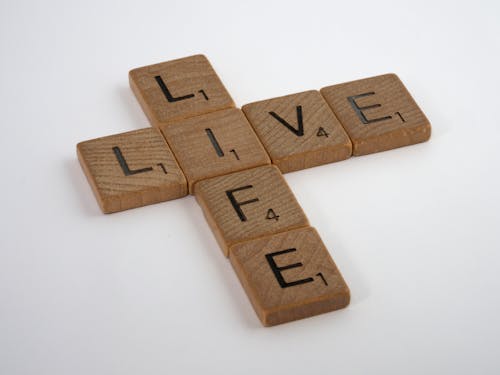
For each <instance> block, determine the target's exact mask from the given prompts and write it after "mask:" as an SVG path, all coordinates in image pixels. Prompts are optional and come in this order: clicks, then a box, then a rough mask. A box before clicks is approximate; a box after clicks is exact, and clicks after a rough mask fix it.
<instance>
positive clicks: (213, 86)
mask: <svg viewBox="0 0 500 375" xmlns="http://www.w3.org/2000/svg"><path fill="white" fill-rule="evenodd" d="M129 81H130V87H131V88H132V90H133V92H134V93H135V96H136V97H137V99H138V101H139V103H140V104H141V106H142V108H143V110H144V112H145V113H146V116H147V117H148V118H149V121H150V122H151V124H152V125H153V126H160V125H164V124H167V123H169V122H171V121H175V120H179V119H183V118H187V117H192V116H198V115H201V114H203V113H208V112H213V111H218V110H221V109H224V108H230V107H234V103H233V99H232V98H231V96H230V95H229V93H228V92H227V90H226V88H225V87H224V85H223V84H222V82H221V80H220V79H219V77H218V76H217V74H216V73H215V71H214V69H213V68H212V65H211V64H210V62H209V61H208V59H207V58H206V57H205V56H203V55H195V56H189V57H185V58H182V59H177V60H172V61H167V62H163V63H160V64H154V65H149V66H144V67H141V68H137V69H133V70H131V71H130V73H129Z"/></svg>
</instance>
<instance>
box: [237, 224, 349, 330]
mask: <svg viewBox="0 0 500 375" xmlns="http://www.w3.org/2000/svg"><path fill="white" fill-rule="evenodd" d="M229 259H230V261H231V264H232V265H233V267H234V269H235V271H236V274H237V275H238V278H239V279H240V282H241V284H242V285H243V288H244V289H245V291H246V293H247V295H248V297H249V299H250V301H251V302H252V305H253V307H254V309H255V311H256V313H257V315H258V316H259V318H260V320H261V321H262V324H264V325H265V326H272V325H276V324H280V323H285V322H289V321H292V320H296V319H302V318H306V317H309V316H312V315H317V314H321V313H324V312H328V311H332V310H337V309H340V308H343V307H345V306H347V305H348V304H349V301H350V292H349V288H348V287H347V284H346V283H345V281H344V279H343V278H342V275H341V274H340V272H339V270H338V269H337V267H336V265H335V263H334V262H333V260H332V258H331V256H330V254H329V253H328V250H327V249H326V247H325V245H324V244H323V242H322V241H321V238H320V237H319V235H318V233H317V232H316V230H315V229H314V228H311V227H308V228H302V229H296V230H291V231H287V232H284V233H279V234H275V235H271V236H268V237H263V238H258V239H256V240H252V241H248V242H243V243H239V244H237V245H234V246H232V247H231V249H230V252H229Z"/></svg>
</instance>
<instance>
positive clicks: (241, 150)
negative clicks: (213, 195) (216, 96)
mask: <svg viewBox="0 0 500 375" xmlns="http://www.w3.org/2000/svg"><path fill="white" fill-rule="evenodd" d="M160 129H161V131H162V132H163V134H164V135H165V138H166V139H167V142H168V143H169V145H170V147H171V148H172V151H173V152H174V155H175V156H176V158H177V160H178V161H179V164H180V166H181V168H182V170H183V171H184V174H185V175H186V178H187V180H188V184H189V191H190V192H191V193H192V192H193V185H194V183H195V182H196V181H199V180H203V179H205V178H209V177H215V176H220V175H223V174H227V173H231V172H236V171H240V170H243V169H249V168H253V167H257V166H259V165H265V164H270V163H271V161H270V160H269V156H268V155H267V153H266V151H265V150H264V147H262V144H261V143H260V141H259V139H258V138H257V136H256V135H255V133H254V131H253V130H252V127H251V126H250V124H249V123H248V121H247V119H246V118H245V115H243V112H241V110H239V109H235V108H232V109H227V110H224V111H217V112H213V113H208V114H206V115H202V116H197V117H191V118H189V119H186V120H182V121H179V122H176V123H172V124H169V125H166V126H161V127H160Z"/></svg>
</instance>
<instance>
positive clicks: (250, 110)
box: [242, 90, 352, 173]
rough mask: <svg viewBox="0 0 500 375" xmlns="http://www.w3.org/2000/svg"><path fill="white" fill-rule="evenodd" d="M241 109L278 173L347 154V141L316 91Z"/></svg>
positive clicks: (331, 160)
mask: <svg viewBox="0 0 500 375" xmlns="http://www.w3.org/2000/svg"><path fill="white" fill-rule="evenodd" d="M242 109H243V112H245V115H246V116H247V118H248V120H249V121H250V124H251V125H252V126H253V128H254V129H255V132H256V133H257V135H258V136H259V138H260V140H261V141H262V143H263V144H264V147H265V148H266V150H267V152H268V153H269V155H270V156H271V160H272V162H273V164H275V165H277V166H278V168H279V169H280V170H281V172H282V173H286V172H292V171H297V170H300V169H305V168H310V167H315V166H317V165H322V164H327V163H332V162H335V161H339V160H344V159H347V158H349V157H350V156H351V153H352V146H351V141H350V139H349V137H348V136H347V134H346V133H345V131H344V128H342V125H341V124H340V122H339V121H338V120H337V118H336V117H335V115H334V114H333V112H332V110H331V109H330V107H329V106H328V104H327V103H326V102H325V100H324V99H323V97H322V96H321V94H320V93H319V91H315V90H312V91H305V92H301V93H298V94H292V95H287V96H282V97H279V98H274V99H269V100H263V101H259V102H255V103H250V104H247V105H244V106H243V108H242Z"/></svg>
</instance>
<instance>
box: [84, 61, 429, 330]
mask: <svg viewBox="0 0 500 375" xmlns="http://www.w3.org/2000/svg"><path fill="white" fill-rule="evenodd" d="M129 78H130V86H131V88H132V90H133V92H134V93H135V95H136V97H137V99H138V101H139V103H140V104H141V106H142V108H143V110H144V112H145V113H146V115H147V117H148V118H149V120H150V122H151V124H152V125H153V126H152V127H151V128H145V129H140V130H136V131H131V132H126V133H121V134H116V135H111V136H108V137H102V138H97V139H93V140H89V141H85V142H81V143H79V144H78V145H77V153H78V158H79V160H80V163H81V165H82V168H83V170H84V172H85V174H86V176H87V178H88V181H89V183H90V185H91V186H92V189H93V191H94V193H95V195H96V197H97V200H98V202H99V205H100V207H101V209H102V211H103V212H104V213H111V212H117V211H122V210H126V209H129V208H134V207H140V206H144V205H148V204H153V203H158V202H163V201H167V200H171V199H177V198H181V197H184V196H186V195H188V194H193V195H194V196H195V197H196V200H197V201H198V203H199V205H200V206H201V208H202V210H203V212H204V215H205V217H206V219H207V221H208V224H209V225H210V228H211V229H212V231H213V233H214V235H215V238H216V239H217V241H218V243H219V245H220V247H221V249H222V251H223V253H224V255H225V256H226V257H229V260H230V262H231V264H232V266H233V268H234V270H235V272H236V273H237V275H238V278H239V279H240V281H241V284H242V285H243V288H244V289H245V291H246V293H247V295H248V297H249V299H250V301H251V303H252V305H253V307H254V308H255V311H256V313H257V315H258V316H259V318H260V320H261V321H262V323H263V324H264V325H266V326H270V325H275V324H280V323H284V322H288V321H291V320H296V319H301V318H305V317H309V316H312V315H316V314H320V313H324V312H327V311H332V310H337V309H340V308H343V307H345V306H347V305H348V304H349V300H350V292H349V288H348V286H347V285H346V283H345V281H344V279H343V278H342V275H341V274H340V272H339V270H338V269H337V267H336V265H335V263H334V262H333V260H332V258H331V256H330V254H329V253H328V250H327V249H326V247H325V245H324V244H323V242H322V241H321V238H320V236H319V235H318V233H317V231H316V230H315V229H314V228H312V227H311V226H310V225H309V222H308V219H307V217H306V215H305V214H304V212H303V211H302V208H301V207H300V205H299V204H298V202H297V200H296V199H295V197H294V195H293V193H292V191H291V190H290V188H289V187H288V185H287V183H286V181H285V179H284V178H283V175H282V174H283V173H287V172H291V171H297V170H301V169H305V168H310V167H314V166H317V165H321V164H326V163H332V162H336V161H340V160H344V159H347V158H349V157H350V156H352V155H365V154H369V153H374V152H379V151H384V150H389V149H392V148H396V147H401V146H407V145H411V144H415V143H419V142H424V141H426V140H428V139H429V137H430V133H431V127H430V123H429V121H428V120H427V118H426V117H425V115H424V113H423V112H422V111H421V110H420V108H419V107H418V105H417V104H416V103H415V101H414V100H413V98H412V97H411V95H410V94H409V93H408V91H407V90H406V88H405V86H404V85H403V83H402V82H401V81H400V80H399V78H398V77H397V76H396V75H394V74H386V75H381V76H377V77H372V78H366V79H361V80H358V81H353V82H347V83H343V84H337V85H333V86H328V87H325V88H323V89H321V90H320V91H315V90H311V91H305V92H301V93H297V94H292V95H287V96H283V97H279V98H273V99H269V100H263V101H259V102H255V103H250V104H246V105H244V106H243V107H242V109H238V108H235V105H234V102H233V100H232V99H231V96H230V95H229V93H228V92H227V90H226V89H225V87H224V86H223V84H222V82H221V80H220V79H219V77H218V76H217V74H216V73H215V71H214V69H213V68H212V66H211V65H210V63H209V61H208V60H207V58H206V57H205V56H203V55H196V56H190V57H186V58H182V59H178V60H173V61H168V62H164V63H160V64H155V65H150V66H145V67H142V68H137V69H134V70H132V71H131V72H130V73H129Z"/></svg>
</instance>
